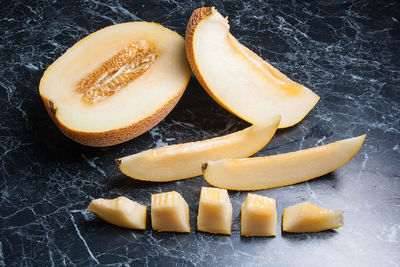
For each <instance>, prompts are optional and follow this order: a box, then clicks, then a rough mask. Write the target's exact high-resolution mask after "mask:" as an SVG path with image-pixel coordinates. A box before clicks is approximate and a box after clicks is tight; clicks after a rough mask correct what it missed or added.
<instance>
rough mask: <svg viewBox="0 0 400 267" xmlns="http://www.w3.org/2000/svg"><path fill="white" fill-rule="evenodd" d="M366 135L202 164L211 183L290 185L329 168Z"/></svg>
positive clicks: (344, 158) (345, 158)
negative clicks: (270, 153)
mask: <svg viewBox="0 0 400 267" xmlns="http://www.w3.org/2000/svg"><path fill="white" fill-rule="evenodd" d="M364 139H365V135H361V136H358V137H353V138H349V139H344V140H341V141H337V142H335V143H331V144H328V145H324V146H319V147H314V148H309V149H304V150H299V151H296V152H291V153H285V154H279V155H274V156H266V157H255V158H248V159H222V160H219V161H208V162H207V163H206V164H204V165H203V175H204V178H205V179H206V180H207V182H208V183H209V184H211V185H213V186H216V187H220V188H226V189H230V190H261V189H268V188H273V187H280V186H286V185H292V184H296V183H300V182H303V181H307V180H310V179H313V178H316V177H319V176H322V175H324V174H327V173H329V172H332V171H334V170H336V169H338V168H340V167H341V166H343V165H344V164H346V163H347V162H349V161H350V160H351V159H352V158H353V157H354V156H355V155H356V154H357V152H358V151H359V150H360V148H361V146H362V144H363V142H364Z"/></svg>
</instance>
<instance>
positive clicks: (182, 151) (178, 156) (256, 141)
mask: <svg viewBox="0 0 400 267" xmlns="http://www.w3.org/2000/svg"><path fill="white" fill-rule="evenodd" d="M278 125H279V116H278V117H275V118H272V119H271V121H270V122H264V123H263V124H260V125H253V126H251V127H249V128H247V129H244V130H242V131H239V132H236V133H233V134H229V135H225V136H222V137H217V138H212V139H208V140H203V141H198V142H191V143H185V144H178V145H171V146H164V147H161V148H157V149H151V150H147V151H144V152H140V153H137V154H134V155H131V156H127V157H123V158H120V159H118V160H117V163H118V164H119V168H120V170H121V172H123V173H124V174H126V175H128V176H130V177H132V178H135V179H139V180H145V181H155V182H164V181H172V180H179V179H184V178H190V177H195V176H198V175H201V166H202V164H203V163H204V162H206V161H208V160H218V159H223V158H232V157H234V158H241V157H248V156H250V155H252V154H254V153H255V152H257V151H258V150H260V149H261V148H263V147H264V146H265V145H266V144H267V143H268V142H269V140H270V139H271V138H272V136H273V135H274V133H275V131H276V129H277V127H278Z"/></svg>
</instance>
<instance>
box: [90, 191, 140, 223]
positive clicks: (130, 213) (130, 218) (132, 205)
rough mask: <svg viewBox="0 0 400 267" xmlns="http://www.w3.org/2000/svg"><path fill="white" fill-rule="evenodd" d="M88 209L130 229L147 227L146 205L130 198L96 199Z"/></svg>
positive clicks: (104, 218)
mask: <svg viewBox="0 0 400 267" xmlns="http://www.w3.org/2000/svg"><path fill="white" fill-rule="evenodd" d="M87 209H88V211H90V212H93V213H95V214H97V216H99V217H100V218H102V219H103V220H104V221H106V222H108V223H111V224H114V225H117V226H120V227H125V228H130V229H141V230H143V229H146V206H144V205H141V204H139V203H137V202H135V201H132V200H130V199H129V198H126V197H117V198H115V199H104V198H98V199H94V200H92V202H90V204H89V206H88V208H87Z"/></svg>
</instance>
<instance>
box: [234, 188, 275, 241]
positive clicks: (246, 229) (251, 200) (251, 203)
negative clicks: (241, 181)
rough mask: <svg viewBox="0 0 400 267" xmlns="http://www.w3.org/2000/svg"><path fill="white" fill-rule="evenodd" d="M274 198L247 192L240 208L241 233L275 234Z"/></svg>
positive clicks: (251, 234) (247, 234)
mask: <svg viewBox="0 0 400 267" xmlns="http://www.w3.org/2000/svg"><path fill="white" fill-rule="evenodd" d="M276 223H277V213H276V201H275V199H272V198H268V197H264V196H260V195H256V194H248V195H247V198H246V200H245V202H243V204H242V210H241V235H243V236H275V235H276Z"/></svg>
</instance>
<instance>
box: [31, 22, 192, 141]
mask: <svg viewBox="0 0 400 267" xmlns="http://www.w3.org/2000/svg"><path fill="white" fill-rule="evenodd" d="M190 73H191V71H190V67H189V65H188V63H187V60H186V56H185V49H184V40H183V38H182V37H181V36H180V35H179V34H177V33H176V32H173V31H171V30H169V29H167V28H165V27H163V26H161V25H160V24H156V23H149V22H130V23H123V24H117V25H113V26H110V27H106V28H104V29H101V30H99V31H97V32H95V33H93V34H91V35H89V36H87V37H86V38H84V39H82V40H81V41H79V42H78V43H76V44H75V45H74V46H73V47H72V48H70V49H68V51H67V52H66V53H65V54H64V55H62V56H61V57H60V58H58V59H57V60H56V61H55V62H54V63H53V64H52V65H51V66H50V67H49V68H48V69H47V70H46V71H45V73H44V75H43V77H42V79H41V81H40V86H39V91H40V95H41V97H42V99H43V102H44V105H45V107H46V109H47V111H48V113H49V114H50V116H51V118H52V119H53V120H54V122H55V123H56V125H57V126H58V127H59V128H60V130H61V131H62V132H63V133H64V134H65V135H66V136H68V137H69V138H71V139H73V140H75V141H77V142H79V143H81V144H85V145H89V146H109V145H115V144H118V143H122V142H124V141H127V140H129V139H132V138H134V137H136V136H138V135H140V134H142V133H144V132H146V131H147V130H149V129H151V128H152V127H154V126H155V125H156V124H157V123H159V122H160V121H161V120H162V119H163V118H164V117H165V116H166V115H167V114H168V113H169V112H170V111H171V110H172V108H173V107H174V106H175V104H176V103H177V101H178V100H179V99H180V97H181V95H182V93H183V92H184V90H185V88H186V85H187V84H188V82H189V78H190Z"/></svg>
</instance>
